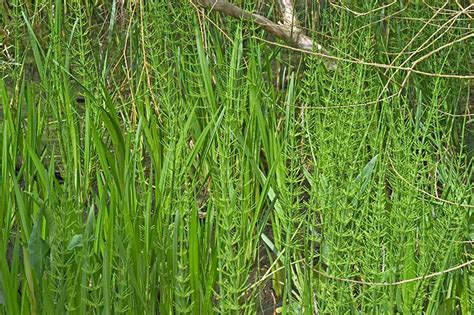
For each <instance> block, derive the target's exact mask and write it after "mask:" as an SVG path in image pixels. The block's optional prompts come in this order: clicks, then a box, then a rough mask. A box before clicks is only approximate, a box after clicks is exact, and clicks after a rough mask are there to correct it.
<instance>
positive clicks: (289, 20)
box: [195, 0, 334, 68]
mask: <svg viewBox="0 0 474 315" xmlns="http://www.w3.org/2000/svg"><path fill="white" fill-rule="evenodd" d="M195 1H196V2H197V4H199V5H200V6H202V7H204V8H208V9H210V10H214V11H219V12H222V13H224V14H226V15H229V16H232V17H234V18H237V19H243V20H246V21H252V22H254V23H256V24H258V25H259V26H260V27H261V28H262V29H264V30H265V31H267V32H268V33H270V34H272V35H274V36H276V37H279V38H281V39H283V40H284V41H286V42H287V43H289V44H290V45H292V46H294V47H297V48H300V49H303V50H306V51H309V52H312V51H317V52H320V53H321V54H324V55H327V56H329V55H330V54H329V52H328V51H327V50H326V49H324V48H323V47H322V46H321V45H320V44H316V43H314V41H313V39H312V38H310V37H309V36H307V35H306V34H305V33H304V31H303V30H302V29H301V28H300V27H299V23H298V21H297V19H296V18H295V15H294V8H293V4H292V2H291V0H279V4H280V9H281V12H282V16H283V24H277V23H275V22H273V21H271V20H269V19H267V18H266V17H264V16H262V15H260V14H256V13H252V12H249V11H246V10H243V9H241V8H239V7H238V6H236V5H234V4H232V3H230V2H228V1H226V0H195ZM315 45H316V47H314V46H315ZM330 66H331V68H332V67H333V66H334V64H333V63H332V60H331V64H330Z"/></svg>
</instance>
